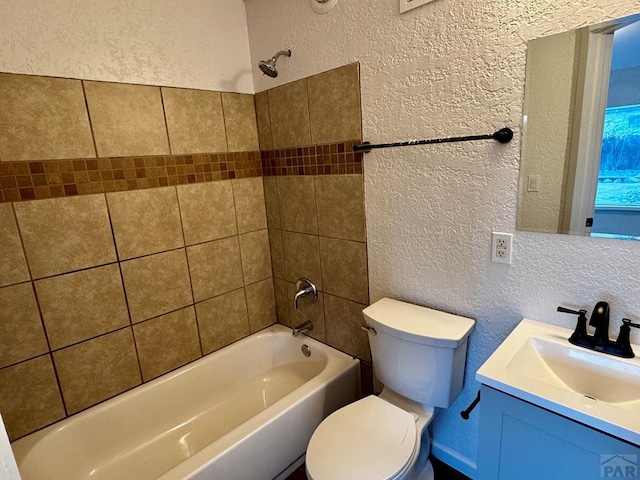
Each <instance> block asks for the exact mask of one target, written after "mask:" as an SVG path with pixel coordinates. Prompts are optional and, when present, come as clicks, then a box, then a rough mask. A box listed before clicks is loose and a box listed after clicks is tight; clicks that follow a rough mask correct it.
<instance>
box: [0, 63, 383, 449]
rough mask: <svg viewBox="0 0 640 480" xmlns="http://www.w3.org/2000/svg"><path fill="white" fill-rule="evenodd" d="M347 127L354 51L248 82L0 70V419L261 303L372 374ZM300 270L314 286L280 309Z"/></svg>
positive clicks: (170, 348) (242, 316) (24, 429)
mask: <svg viewBox="0 0 640 480" xmlns="http://www.w3.org/2000/svg"><path fill="white" fill-rule="evenodd" d="M254 102H255V103H254ZM42 105H47V108H46V109H44V111H43V108H42ZM7 126H9V128H7ZM361 135H362V134H361V114H360V89H359V70H358V65H357V64H351V65H347V66H345V67H341V68H338V69H336V70H332V71H329V72H325V73H322V74H319V75H316V76H314V77H309V78H307V79H303V80H300V81H297V82H293V83H291V84H287V85H283V86H280V87H277V88H274V89H272V90H269V91H267V92H262V93H260V94H257V95H255V98H254V97H252V96H249V95H240V94H226V93H220V92H206V91H198V90H186V89H177V88H164V87H150V86H141V85H121V84H111V83H104V82H89V81H80V80H70V79H57V78H46V77H31V76H24V75H10V74H0V264H1V266H2V268H0V317H1V318H0V320H1V321H0V411H1V412H2V414H3V417H4V419H5V422H6V423H7V427H8V431H9V434H10V436H11V438H12V439H16V438H19V437H21V436H23V435H26V434H28V433H30V432H32V431H35V430H37V429H39V428H42V427H43V426H46V425H48V424H51V423H53V422H55V421H57V420H60V419H62V418H64V417H65V416H68V415H72V414H74V413H76V412H78V411H81V410H83V409H86V408H88V407H90V406H92V405H94V404H96V403H99V402H101V401H103V400H105V399H107V398H110V397H112V396H114V395H117V394H119V393H121V392H124V391H126V390H128V389H130V388H133V387H135V386H137V385H139V384H141V383H143V382H146V381H148V380H151V379H153V378H155V377H157V376H159V375H162V374H163V373H165V372H168V371H170V370H173V369H175V368H178V367H179V366H181V365H184V364H186V363H188V362H190V361H193V360H195V359H197V358H199V357H200V356H202V355H206V354H207V353H210V352H212V351H214V350H216V349H219V348H222V347H223V346H225V345H228V344H229V343H232V342H234V341H236V340H238V339H240V338H243V337H244V336H247V335H249V334H250V333H252V332H255V331H257V330H260V329H262V328H264V327H266V326H268V325H270V324H272V323H274V322H276V321H279V322H281V323H283V324H285V325H291V324H297V323H302V321H304V320H307V319H311V320H312V321H313V322H314V325H315V329H314V331H313V332H312V333H311V335H312V336H314V337H316V338H318V339H319V340H321V341H323V342H326V343H328V344H330V345H332V346H334V347H336V348H338V349H340V350H343V351H345V352H347V353H349V354H352V355H354V356H357V357H359V358H360V359H362V360H363V362H364V363H363V366H364V368H363V379H365V383H368V384H370V383H371V378H372V375H371V368H370V353H369V346H368V342H367V337H366V334H365V333H364V332H363V331H362V330H360V325H361V324H362V316H361V311H362V309H363V308H364V307H365V306H366V305H367V304H368V302H369V295H368V281H367V256H366V235H365V219H364V198H363V179H362V175H361V172H362V156H361V154H354V153H352V150H351V147H352V145H353V144H354V143H356V142H359V141H360V138H361ZM258 145H259V146H258ZM258 149H260V151H258ZM263 175H264V178H259V177H260V176H263ZM247 177H248V178H247ZM56 197H65V198H56ZM32 199H38V200H32ZM1 202H5V203H1ZM300 277H308V278H310V279H311V280H312V281H314V283H316V285H318V287H319V290H320V296H319V301H318V302H317V303H316V304H305V302H302V305H301V308H300V309H299V310H297V311H296V310H294V309H293V306H292V298H293V293H294V289H295V287H294V282H295V281H296V280H297V279H298V278H300ZM364 390H365V391H368V390H369V387H367V386H365V387H364Z"/></svg>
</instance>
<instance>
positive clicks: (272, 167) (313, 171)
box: [260, 140, 363, 177]
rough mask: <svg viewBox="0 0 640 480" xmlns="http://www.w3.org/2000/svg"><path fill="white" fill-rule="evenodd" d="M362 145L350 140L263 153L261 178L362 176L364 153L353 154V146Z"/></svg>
mask: <svg viewBox="0 0 640 480" xmlns="http://www.w3.org/2000/svg"><path fill="white" fill-rule="evenodd" d="M360 143H362V142H361V141H360V140H351V141H348V142H343V143H332V144H328V145H315V146H308V147H297V148H285V149H280V150H267V151H262V152H260V157H261V161H262V175H263V176H265V177H274V176H285V175H340V174H342V175H343V174H346V173H362V158H363V153H362V152H354V151H353V146H354V145H358V144H360Z"/></svg>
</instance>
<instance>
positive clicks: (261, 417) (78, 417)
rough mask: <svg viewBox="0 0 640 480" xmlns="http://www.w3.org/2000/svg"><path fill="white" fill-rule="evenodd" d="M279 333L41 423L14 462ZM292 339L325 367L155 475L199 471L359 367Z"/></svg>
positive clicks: (312, 342) (267, 332) (280, 330)
mask: <svg viewBox="0 0 640 480" xmlns="http://www.w3.org/2000/svg"><path fill="white" fill-rule="evenodd" d="M278 335H291V329H290V328H289V327H287V326H284V325H282V324H275V325H271V326H269V327H267V328H265V329H263V330H260V331H258V332H255V333H253V334H251V335H248V336H247V337H244V338H242V339H240V340H238V341H236V342H233V343H231V344H229V345H227V346H225V347H222V348H220V349H218V350H216V351H214V352H211V353H209V354H207V355H204V356H203V357H201V358H199V359H198V360H195V361H193V362H190V363H188V364H186V365H183V366H182V367H179V368H177V369H175V370H172V371H170V372H167V373H165V374H164V375H161V376H160V377H157V378H155V379H153V380H150V381H148V382H146V383H143V384H140V385H138V386H136V387H134V388H132V389H130V390H127V391H125V392H123V393H121V394H118V395H116V396H114V397H111V398H109V399H106V400H104V401H102V402H100V403H98V404H96V405H93V406H91V407H89V408H87V409H85V410H82V411H80V412H78V413H76V414H73V415H71V416H69V417H66V418H65V419H62V420H60V421H58V422H56V423H54V424H52V425H49V426H46V427H43V428H42V429H40V430H37V431H35V432H33V433H31V434H28V435H26V436H24V437H21V438H19V439H16V440H15V441H13V442H12V443H11V446H12V451H13V453H14V456H15V458H16V463H18V466H20V464H21V463H23V462H24V461H25V460H27V459H28V457H29V454H30V452H31V451H32V450H33V449H34V447H36V446H37V444H38V443H39V442H40V441H42V440H44V439H45V438H46V437H48V436H49V435H55V434H56V433H57V432H58V431H61V430H64V429H66V428H68V426H69V425H71V424H73V423H75V422H77V421H85V420H89V421H90V419H91V418H92V417H94V416H97V415H100V414H104V413H107V412H109V410H110V409H112V408H118V406H119V405H120V404H122V403H123V402H127V401H128V400H129V399H130V398H131V397H135V396H139V395H142V394H144V393H146V392H147V391H149V390H151V389H153V388H154V387H157V386H158V385H162V384H164V383H165V382H168V381H170V380H172V379H174V378H176V377H178V376H182V375H185V374H186V373H188V372H189V371H191V370H193V369H196V368H198V367H200V366H203V365H206V364H208V363H210V362H215V361H217V359H218V358H219V357H221V356H223V355H225V350H226V354H228V349H229V348H233V349H242V348H246V347H245V345H246V344H248V343H251V342H253V341H256V339H259V338H262V337H269V336H278ZM294 341H296V342H299V343H300V344H302V343H305V344H308V345H309V346H310V347H311V349H312V352H313V350H314V349H317V350H318V349H319V350H320V351H322V352H323V353H324V355H325V356H326V358H327V360H326V364H325V366H324V368H323V369H322V370H321V371H320V372H319V373H318V374H317V375H316V376H315V377H313V378H312V379H310V380H309V381H308V382H306V383H304V384H303V385H301V386H300V387H298V388H297V389H296V390H294V392H291V393H289V394H288V395H286V396H284V397H283V398H281V399H279V400H277V401H276V402H275V403H274V404H272V405H270V406H269V407H268V408H266V409H265V410H262V411H260V412H259V413H258V414H257V415H254V416H253V417H251V418H249V419H248V420H246V421H244V422H242V423H241V424H240V425H238V426H236V427H235V428H234V429H233V430H231V431H230V432H228V433H226V434H225V435H223V436H221V437H220V438H218V439H216V440H215V441H214V442H212V443H211V444H209V445H207V446H205V447H204V448H202V449H201V450H200V451H198V452H196V453H195V454H193V455H192V456H190V457H189V458H186V459H185V460H183V461H182V462H180V463H178V464H176V465H174V466H173V467H172V468H170V469H169V470H167V471H165V472H163V473H162V474H161V475H160V476H159V477H157V478H158V480H165V479H166V480H169V479H170V478H173V475H172V472H174V471H175V470H177V469H179V470H183V469H185V468H187V467H188V469H189V471H190V472H191V473H197V472H198V471H200V470H202V469H204V468H206V466H207V464H208V463H209V462H210V461H211V460H212V459H213V458H216V457H218V456H220V455H223V454H224V453H225V452H227V451H229V450H231V449H232V448H234V447H236V446H237V445H238V444H239V443H241V442H242V440H243V439H244V438H245V437H246V436H247V435H249V434H251V433H253V432H255V431H258V430H260V429H261V428H264V426H265V425H266V423H267V422H270V421H275V420H277V419H278V418H280V417H281V416H283V415H284V414H286V412H287V410H288V409H289V408H291V407H293V406H295V405H297V404H299V403H301V402H303V401H304V400H305V399H307V398H309V397H310V396H312V395H314V394H316V393H317V392H318V391H320V390H322V389H323V388H324V386H325V385H326V383H327V381H328V380H331V379H332V378H333V377H335V376H336V375H337V376H340V375H344V374H346V373H347V372H349V371H350V369H352V368H358V370H359V367H360V360H359V359H358V358H356V357H354V356H352V355H349V354H346V353H344V352H342V351H340V350H337V349H336V348H334V347H331V346H329V345H326V344H324V343H322V342H319V341H318V340H316V339H314V338H312V337H308V336H301V337H299V338H298V339H296V340H294ZM358 375H359V372H358ZM358 390H359V385H358ZM125 405H126V403H125ZM223 445H224V446H223ZM175 478H181V477H175Z"/></svg>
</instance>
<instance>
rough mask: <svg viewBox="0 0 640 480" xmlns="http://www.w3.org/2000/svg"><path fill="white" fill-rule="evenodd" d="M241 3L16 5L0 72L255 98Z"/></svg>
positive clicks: (34, 1)
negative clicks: (219, 91) (183, 88)
mask: <svg viewBox="0 0 640 480" xmlns="http://www.w3.org/2000/svg"><path fill="white" fill-rule="evenodd" d="M247 36H248V34H247V23H246V13H245V5H244V2H241V1H239V0H236V1H232V2H212V1H208V0H191V1H189V2H187V3H185V2H182V1H179V0H159V1H154V2H149V1H145V0H132V1H128V0H109V1H107V2H105V1H100V0H88V1H82V2H78V1H75V0H18V1H16V2H6V3H5V4H4V5H3V6H2V15H0V71H2V72H11V73H27V74H37V75H51V76H59V77H72V78H83V79H91V80H104V81H114V82H128V83H143V84H153V85H167V86H177V87H190V88H202V89H207V90H221V91H226V92H241V93H253V80H252V78H251V67H250V65H249V43H248V37H247Z"/></svg>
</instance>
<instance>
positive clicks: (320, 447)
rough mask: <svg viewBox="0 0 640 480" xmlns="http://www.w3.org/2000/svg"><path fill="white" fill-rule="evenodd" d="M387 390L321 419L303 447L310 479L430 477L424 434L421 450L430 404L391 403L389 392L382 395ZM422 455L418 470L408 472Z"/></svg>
mask: <svg viewBox="0 0 640 480" xmlns="http://www.w3.org/2000/svg"><path fill="white" fill-rule="evenodd" d="M388 394H389V392H384V391H383V392H382V393H381V394H380V396H379V397H378V396H375V395H370V396H368V397H365V398H363V399H362V400H359V401H357V402H355V403H352V404H350V405H347V406H346V407H343V408H341V409H340V410H337V411H336V412H334V413H333V414H331V415H330V416H329V417H327V418H326V419H325V420H324V421H323V422H322V423H321V424H320V426H319V427H318V428H317V429H316V431H315V432H314V434H313V437H312V439H311V441H310V443H309V447H308V448H307V458H306V468H307V477H308V478H309V480H324V479H329V478H332V479H334V480H347V479H349V480H373V479H375V480H396V479H398V480H399V479H403V480H404V479H415V480H432V479H433V473H432V472H433V470H432V469H431V468H430V467H431V465H430V463H429V462H428V458H427V457H428V455H429V451H428V450H429V437H428V436H427V442H426V443H427V445H426V452H425V448H424V447H425V445H423V442H422V438H423V433H424V432H425V431H426V427H427V426H428V425H429V423H431V419H432V418H433V410H432V409H431V410H429V409H427V410H422V411H421V409H420V408H414V409H412V410H414V411H408V410H405V409H403V408H401V407H399V406H398V405H395V404H394V403H392V402H393V398H385V396H387V395H388ZM403 407H405V408H406V405H403ZM416 411H417V412H418V413H416ZM381 452H383V454H381ZM421 457H425V461H424V462H422V463H423V465H422V468H421V469H418V470H420V472H417V473H421V474H420V475H412V476H408V472H414V471H415V470H416V469H415V468H414V467H415V466H416V463H417V462H418V460H419V458H421Z"/></svg>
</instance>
